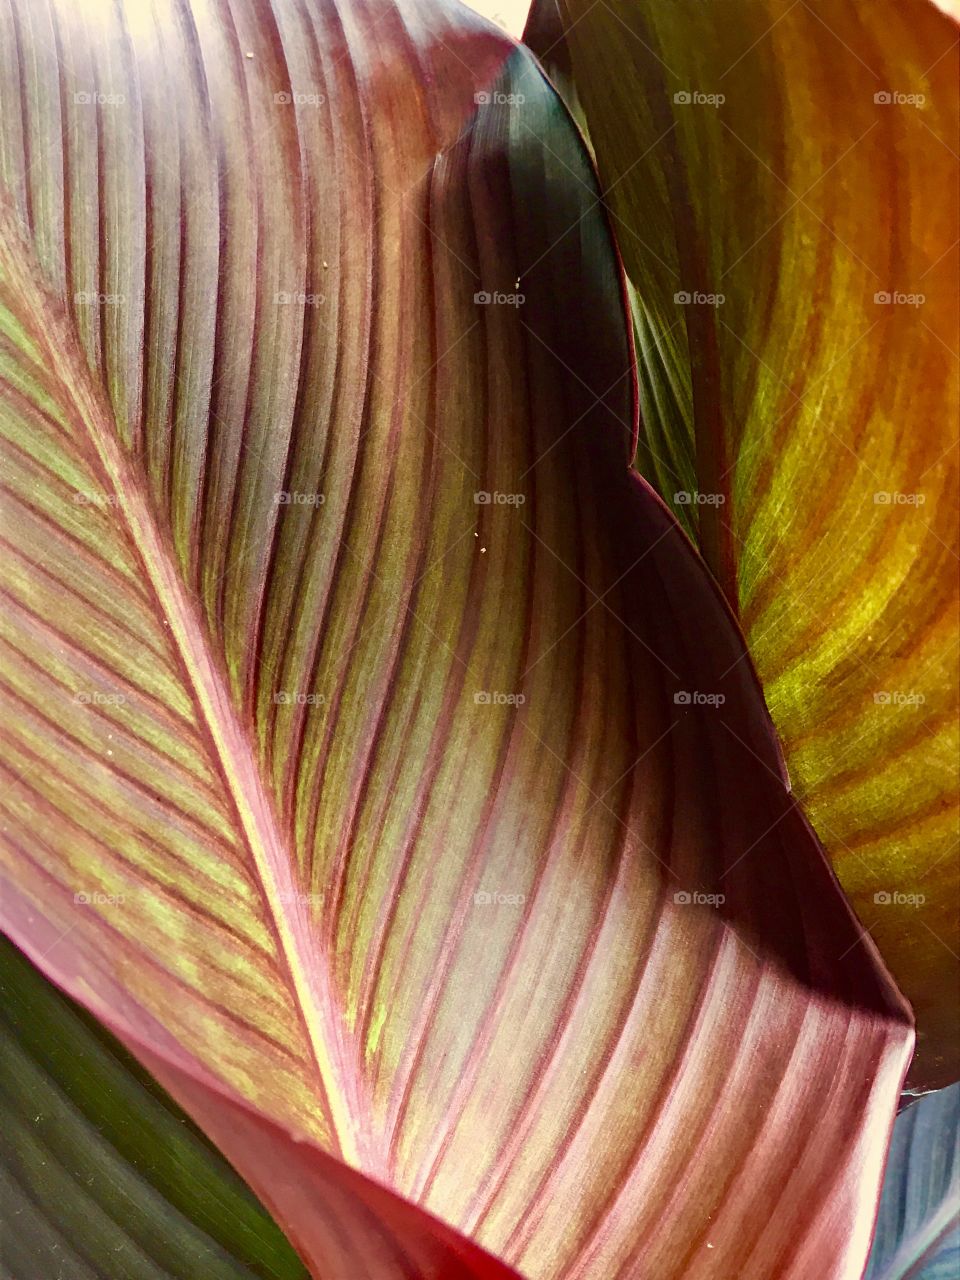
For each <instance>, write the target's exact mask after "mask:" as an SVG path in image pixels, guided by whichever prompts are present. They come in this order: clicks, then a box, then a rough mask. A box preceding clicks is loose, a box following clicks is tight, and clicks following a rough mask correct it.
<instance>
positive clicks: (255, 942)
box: [0, 0, 912, 1280]
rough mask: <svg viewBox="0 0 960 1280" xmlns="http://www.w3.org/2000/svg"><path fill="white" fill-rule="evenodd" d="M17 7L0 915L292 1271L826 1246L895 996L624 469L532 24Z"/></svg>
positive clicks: (880, 1102) (855, 1202)
mask: <svg viewBox="0 0 960 1280" xmlns="http://www.w3.org/2000/svg"><path fill="white" fill-rule="evenodd" d="M13 12H14V14H15V16H14V17H12V18H11V19H9V26H8V31H7V38H6V39H5V40H4V42H3V48H4V49H5V50H6V55H5V56H6V57H7V59H8V62H9V67H8V70H9V71H10V72H11V74H9V75H4V76H3V77H2V78H0V83H2V85H3V92H4V93H5V94H6V95H8V97H7V98H5V100H4V103H3V107H4V111H3V117H2V118H3V121H4V124H5V128H6V133H5V136H4V141H3V150H2V155H3V157H4V173H5V181H6V184H7V188H8V190H9V192H10V193H11V199H12V203H13V205H14V206H15V209H11V208H9V207H8V208H7V210H6V212H5V213H4V214H3V221H2V225H0V332H2V342H0V388H2V398H0V406H2V408H0V428H2V442H3V456H2V479H3V485H4V489H5V505H4V509H3V520H2V535H3V538H4V541H5V543H6V549H7V554H6V557H5V559H4V560H3V562H2V568H0V572H2V574H3V587H4V590H5V592H6V595H7V609H6V611H5V613H4V615H3V625H4V634H3V649H2V668H0V671H2V676H0V691H2V694H3V697H4V700H5V713H4V720H3V725H4V732H3V757H2V771H3V778H4V782H5V785H6V789H5V790H4V791H3V792H2V793H0V808H2V811H3V826H2V831H3V862H2V865H3V871H4V878H5V885H4V894H3V910H4V920H5V927H6V928H7V930H8V931H9V932H10V934H11V935H12V936H13V938H14V939H15V940H16V941H17V942H18V943H19V945H20V946H21V947H22V948H23V949H24V950H25V951H26V952H27V953H28V954H29V955H30V956H31V958H32V959H33V960H34V961H35V962H36V963H37V964H38V965H39V966H40V967H41V968H42V970H43V971H44V972H45V973H46V974H48V975H49V976H50V977H51V978H53V979H54V980H55V981H56V982H57V983H59V984H60V985H61V986H62V987H63V988H64V989H65V990H67V991H68V992H69V993H70V994H71V995H73V996H74V997H75V998H77V999H79V1000H80V1001H82V1002H83V1004H84V1005H85V1006H86V1007H87V1008H88V1009H90V1010H91V1011H92V1012H93V1013H94V1014H96V1015H97V1016H98V1017H99V1018H101V1019H102V1020H103V1021H104V1022H105V1023H106V1024H107V1026H108V1027H109V1028H110V1029H111V1031H112V1032H113V1033H114V1034H115V1035H117V1036H118V1037H119V1038H120V1039H121V1040H122V1041H123V1043H124V1044H125V1045H126V1046H127V1047H128V1048H130V1049H132V1051H133V1052H134V1053H135V1054H136V1056H137V1057H138V1058H139V1059H140V1061H141V1062H142V1063H143V1064H144V1065H145V1066H146V1067H147V1068H148V1069H149V1070H150V1071H152V1072H153V1073H154V1074H155V1076H156V1077H157V1079H158V1080H159V1081H160V1082H161V1083H162V1084H163V1085H164V1086H165V1087H166V1088H167V1089H168V1091H169V1092H170V1093H171V1094H172V1095H173V1097H175V1098H176V1099H177V1100H178V1102H180V1104H181V1105H182V1106H183V1107H184V1108H185V1109H186V1110H187V1112H188V1113H189V1114H190V1115H191V1116H193V1117H194V1118H195V1119H196V1121H197V1122H198V1123H199V1124H200V1125H201V1127H202V1128H203V1129H204V1131H205V1132H206V1133H207V1134H208V1135H209V1136H210V1137H211V1138H212V1139H213V1141H214V1142H215V1143H216V1144H217V1145H218V1146H219V1147H220V1148H221V1150H222V1151H223V1152H224V1153H225V1155H226V1156H227V1158H228V1159H229V1160H230V1161H231V1163H232V1164H233V1165H234V1166H235V1167H236V1168H237V1169H238V1170H239V1171H240V1172H241V1173H242V1174H243V1175H244V1177H245V1178H246V1179H247V1180H248V1181H249V1183H250V1185H251V1186H252V1187H253V1188H254V1190H255V1191H256V1193H257V1194H258V1195H259V1196H260V1197H261V1199H262V1200H263V1202H264V1203H265V1204H266V1205H267V1206H268V1207H269V1208H270V1209H271V1211H272V1212H273V1213H274V1214H275V1216H276V1217H277V1220H278V1222H279V1223H280V1224H281V1226H283V1228H284V1229H285V1230H286V1231H287V1233H288V1235H289V1237H290V1239H291V1241H292V1242H293V1243H294V1244H295V1245H296V1247H297V1248H298V1249H299V1250H300V1252H301V1253H302V1255H303V1257H304V1258H305V1259H306V1260H307V1261H308V1263H309V1265H310V1267H311V1269H312V1271H313V1273H314V1274H315V1275H317V1276H318V1277H319V1276H323V1277H324V1278H326V1277H327V1276H334V1277H337V1278H338V1280H339V1277H341V1276H349V1277H350V1280H360V1278H362V1277H376V1280H392V1278H393V1277H399V1276H410V1275H417V1276H421V1275H422V1276H434V1277H443V1278H444V1280H449V1278H450V1277H455V1276H468V1275H473V1276H480V1275H483V1276H490V1277H495V1276H504V1275H506V1274H507V1264H509V1265H510V1266H515V1267H517V1268H519V1269H520V1270H522V1272H523V1273H524V1274H526V1275H527V1276H529V1277H535V1278H540V1277H543V1278H546V1277H561V1276H562V1277H564V1280H575V1278H579V1280H587V1278H588V1277H601V1276H602V1277H607V1276H611V1275H616V1274H622V1275H624V1276H629V1275H634V1276H636V1275H645V1276H646V1275H656V1276H658V1277H662V1278H663V1280H672V1278H674V1277H681V1276H683V1277H685V1278H687V1280H690V1278H691V1277H692V1278H693V1280H697V1278H699V1277H721V1276H722V1277H728V1276H732V1275H736V1276H738V1277H741V1278H742V1280H754V1278H755V1280H761V1278H763V1280H767V1278H768V1277H769V1276H771V1275H777V1276H778V1277H783V1278H784V1280H800V1278H801V1277H802V1278H803V1280H808V1277H810V1276H811V1275H816V1276H818V1277H822V1278H823V1280H833V1278H834V1277H836V1278H837V1280H841V1278H842V1280H847V1278H851V1280H852V1278H853V1277H855V1276H857V1275H858V1274H859V1271H860V1269H861V1267H862V1265H863V1262H864V1259H865V1257H866V1253H867V1247H868V1241H869V1234H870V1228H871V1222H872V1218H873V1214H874V1212H875V1203H876V1195H877V1192H878V1187H879V1182H880V1175H881V1166H882V1161H883V1154H884V1148H885V1144H886V1139H887V1135H888V1132H889V1128H890V1124H891V1122H892V1115H893V1108H894V1105H895V1100H896V1098H897V1095H898V1091H899V1088H900V1083H901V1079H902V1073H903V1070H904V1067H905V1064H906V1061H907V1059H908V1056H909V1053H910V1049H911V1043H912V1033H911V1030H910V1026H909V1017H908V1013H907V1011H906V1009H905V1006H904V1005H903V1003H902V1001H901V1000H900V998H899V996H898V994H897V993H896V991H895V990H894V988H893V987H892V985H891V984H890V982H889V980H888V979H887V977H886V975H885V972H884V971H883V969H882V967H881V966H880V964H879V961H878V959H877V957H876V953H875V951H874V949H873V947H872V944H871V943H870V942H869V940H868V939H865V938H863V937H862V936H861V931H860V929H859V928H858V926H857V924H856V921H855V919H854V917H853V915H852V913H851V912H850V911H849V908H848V907H847V905H846V903H845V901H844V899H843V896H842V894H841V893H840V892H839V889H838V887H837V885H836V882H835V880H834V879H833V876H832V874H831V872H830V871H829V868H828V866H827V864H826V863H825V861H824V860H823V857H822V853H821V851H820V849H819V847H818V845H817V843H816V840H815V838H814V836H813V834H812V832H811V831H810V829H809V828H808V826H807V825H806V823H805V821H804V819H803V817H802V815H801V813H800V811H799V809H798V808H797V806H796V805H795V803H794V802H793V800H792V798H791V796H790V795H789V793H788V791H787V789H786V787H785V785H784V780H783V774H782V768H781V762H780V758H779V755H778V751H777V747H776V743H775V739H774V736H773V733H772V729H771V726H770V724H769V721H768V719H767V717H766V713H765V710H764V707H763V703H762V697H761V695H760V692H759V688H758V686H757V683H756V680H755V677H754V675H753V672H752V669H751V667H750V664H749V661H748V660H747V659H746V658H745V655H744V650H743V644H742V639H741V637H740V635H739V633H738V632H737V630H736V628H735V626H734V625H733V623H732V621H731V619H730V616H729V613H728V611H727V609H726V607H725V606H724V604H723V602H722V600H721V598H720V596H719V594H718V593H717V592H716V591H715V589H714V587H713V584H712V583H711V581H710V579H709V577H708V575H707V574H706V572H705V571H704V568H703V565H702V564H701V562H700V561H699V559H698V558H697V557H696V555H695V554H694V553H693V551H692V549H691V548H690V546H689V544H688V542H687V541H686V539H685V538H684V537H683V535H682V533H681V532H680V530H679V528H678V527H677V525H676V523H675V521H674V520H673V518H672V517H671V516H670V514H669V512H667V511H666V510H665V509H664V508H663V506H662V505H661V504H660V503H659V501H658V500H657V499H656V498H655V497H654V495H653V494H652V492H651V491H650V490H649V489H648V488H647V487H646V486H645V484H644V483H643V482H642V481H640V480H639V478H638V477H637V476H636V475H635V474H632V473H631V472H630V470H629V468H628V461H629V459H630V457H631V456H632V452H633V450H634V448H635V439H634V426H635V413H634V403H633V399H634V397H633V379H632V366H631V360H630V350H629V343H628V337H627V328H626V317H625V308H624V299H623V290H622V282H621V277H620V273H619V270H618V263H617V259H616V256H615V253H614V250H613V247H612V244H611V240H610V236H609V231H608V227H607V224H606V221H605V219H604V216H603V214H602V212H601V210H600V208H599V206H598V200H597V192H596V187H595V183H594V177H593V173H592V170H591V168H590V166H589V163H588V160H587V157H586V154H585V152H584V150H583V147H582V145H581V143H580V140H579V138H578V136H577V134H576V132H575V130H574V129H573V127H572V125H571V124H570V121H569V119H568V118H567V117H566V115H565V114H564V112H563V110H562V108H561V107H560V106H559V104H558V102H557V99H556V98H555V96H554V95H553V93H552V92H551V91H550V90H549V88H548V87H547V86H546V84H545V82H544V81H543V79H542V78H541V76H540V74H539V72H538V71H537V70H536V69H535V68H534V67H533V65H532V60H531V59H530V57H529V55H527V54H526V53H525V52H523V51H513V47H512V46H511V45H510V43H509V42H507V41H506V40H504V39H503V38H502V37H500V36H499V35H496V34H495V33H493V32H492V31H491V29H490V28H488V27H487V26H486V25H485V24H482V23H480V21H479V20H477V19H475V18H473V17H471V16H470V15H469V14H468V13H467V11H466V10H462V9H460V8H457V9H455V10H454V9H451V10H447V9H445V8H442V7H439V6H437V5H435V4H431V5H429V6H420V5H418V4H414V3H406V2H405V3H403V4H402V5H400V6H393V5H390V4H384V3H376V4H372V5H367V4H362V3H349V4H346V3H345V4H342V5H340V6H334V5H333V4H325V5H322V6H321V5H312V4H311V5H306V4H300V3H295V2H294V0H278V2H277V3H274V4H273V5H271V6H267V5H266V4H257V5H251V6H249V7H248V6H247V5H245V4H243V3H237V4H235V5H232V6H231V8H230V20H229V21H228V20H227V17H226V10H224V9H221V8H220V7H217V8H214V7H213V6H210V7H208V6H207V5H205V4H202V3H195V4H192V5H190V6H186V5H182V6H180V5H178V6H173V5H172V4H171V5H170V6H169V7H167V6H165V5H164V6H160V7H158V8H156V9H154V8H145V7H144V6H143V5H142V4H140V3H139V0H130V3H129V4H122V5H118V6H115V7H114V6H111V7H109V8H107V7H100V6H95V7H94V6H91V7H89V8H88V7H87V6H82V7H81V9H80V10H79V11H78V7H77V6H76V4H75V3H72V2H71V3H69V4H68V3H66V0H64V2H63V3H62V4H59V3H58V4H56V5H52V6H50V7H43V6H40V7H38V6H37V5H36V4H35V3H33V0H31V2H30V3H24V4H22V5H18V6H16V7H15V9H14V11H13ZM81 19H82V20H81ZM475 95H479V102H478V101H477V100H476V99H475ZM11 97H12V101H11V100H10V98H11ZM91 296H92V297H93V298H94V300H95V301H94V303H93V304H91V302H90V299H91ZM430 1214H435V1215H438V1217H439V1219H442V1220H443V1223H446V1224H448V1225H446V1226H444V1225H442V1223H441V1222H440V1221H439V1220H438V1218H437V1217H431V1216H430ZM451 1228H456V1229H457V1231H459V1232H463V1233H466V1234H467V1235H468V1236H469V1237H472V1238H474V1239H476V1240H477V1241H479V1242H480V1243H481V1244H482V1245H484V1246H485V1247H486V1248H488V1249H490V1250H493V1251H494V1253H496V1254H497V1255H498V1256H499V1258H501V1259H503V1260H504V1261H503V1262H502V1263H501V1262H497V1261H496V1260H495V1259H493V1258H491V1257H489V1256H488V1255H486V1254H482V1253H481V1252H480V1250H479V1249H477V1248H476V1247H475V1246H474V1245H472V1244H471V1243H470V1242H469V1241H468V1240H467V1239H465V1238H464V1236H462V1235H459V1234H457V1233H456V1232H455V1231H454V1230H452V1229H451Z"/></svg>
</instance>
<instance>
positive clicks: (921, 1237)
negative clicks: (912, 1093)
mask: <svg viewBox="0 0 960 1280" xmlns="http://www.w3.org/2000/svg"><path fill="white" fill-rule="evenodd" d="M958 1271H960V1084H954V1085H950V1086H949V1087H948V1088H946V1089H940V1090H939V1091H938V1092H936V1093H934V1094H931V1095H929V1096H928V1097H924V1098H921V1099H919V1100H918V1101H917V1102H914V1103H912V1104H911V1105H910V1106H909V1107H907V1108H906V1110H905V1111H903V1112H901V1114H900V1115H899V1116H897V1123H896V1124H895V1125H894V1129H893V1141H892V1142H891V1144H890V1156H889V1159H888V1161H887V1171H886V1174H885V1175H884V1180H883V1196H882V1198H881V1200H880V1214H879V1217H878V1219H877V1230H876V1235H875V1236H874V1241H873V1248H872V1249H871V1252H870V1264H869V1266H868V1267H867V1271H866V1275H865V1277H864V1280H952V1278H953V1277H954V1276H956V1275H957V1273H958Z"/></svg>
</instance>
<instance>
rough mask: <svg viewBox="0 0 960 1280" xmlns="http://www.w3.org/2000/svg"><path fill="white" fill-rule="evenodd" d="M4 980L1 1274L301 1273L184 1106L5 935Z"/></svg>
mask: <svg viewBox="0 0 960 1280" xmlns="http://www.w3.org/2000/svg"><path fill="white" fill-rule="evenodd" d="M0 983H2V989H3V996H4V1000H3V1011H2V1015H0V1016H2V1019H3V1027H4V1032H5V1036H4V1042H3V1046H2V1048H0V1097H2V1102H0V1106H2V1111H3V1116H4V1133H5V1135H6V1145H5V1150H4V1158H3V1162H2V1172H0V1177H2V1185H3V1190H2V1193H0V1200H2V1203H3V1206H4V1209H3V1218H4V1222H5V1223H6V1231H5V1233H4V1242H3V1259H4V1265H5V1268H6V1271H5V1274H7V1275H9V1276H11V1277H12V1280H37V1277H38V1276H54V1275H67V1274H69V1275H70V1276H71V1277H76V1278H77V1280H79V1278H80V1277H89V1276H102V1277H105V1278H107V1280H113V1278H114V1277H117V1278H118V1280H119V1278H120V1277H128V1276H135V1277H137V1278H138V1280H147V1278H148V1277H150V1278H152V1277H159V1276H187V1275H201V1274H202V1275H203V1276H204V1277H210V1280H227V1278H228V1277H229V1280H251V1278H252V1277H257V1276H259V1277H271V1278H273V1277H276V1278H277V1280H300V1277H303V1276H305V1275H306V1272H305V1271H304V1268H303V1264H302V1263H301V1262H300V1260H299V1259H298V1258H297V1256H296V1254H295V1253H294V1252H293V1250H292V1249H291V1248H290V1246H289V1245H288V1244H287V1242H286V1241H285V1240H284V1238H283V1236H282V1234H281V1233H280V1232H279V1231H278V1230H277V1227H276V1225H275V1224H274V1223H273V1222H271V1221H270V1218H269V1217H268V1215H267V1214H266V1213H265V1212H264V1210H263V1209H262V1208H261V1207H260V1206H259V1205H258V1204H257V1203H256V1201H255V1200H254V1199H253V1197H252V1196H251V1195H250V1192H249V1191H248V1190H247V1188H246V1187H245V1186H244V1185H243V1183H242V1182H241V1181H240V1179H239V1178H238V1177H237V1176H236V1174H235V1173H234V1172H233V1170H232V1169H230V1167H229V1166H228V1165H227V1164H226V1163H225V1161H224V1160H223V1158H222V1156H220V1155H219V1154H218V1153H217V1152H216V1150H215V1149H214V1148H213V1147H211V1146H210V1144H209V1143H208V1142H207V1141H206V1140H205V1139H204V1138H203V1136H202V1135H201V1134H200V1133H199V1132H198V1131H197V1130H196V1129H195V1128H194V1127H193V1126H192V1125H191V1123H190V1122H189V1120H187V1118H186V1117H185V1116H184V1114H183V1112H182V1111H180V1109H179V1108H178V1107H177V1106H176V1105H175V1104H174V1103H173V1102H171V1101H170V1099H169V1098H167V1097H166V1096H165V1095H164V1094H162V1093H161V1092H160V1091H159V1090H158V1089H157V1087H156V1085H155V1084H154V1083H153V1081H152V1080H151V1079H150V1078H149V1076H147V1075H146V1074H145V1073H144V1072H143V1070H142V1069H141V1068H140V1067H139V1066H138V1065H137V1064H136V1062H135V1061H134V1060H133V1059H132V1058H130V1056H129V1055H128V1054H127V1053H126V1052H125V1051H124V1050H123V1048H122V1047H121V1046H120V1045H118V1044H117V1042H116V1041H115V1040H113V1039H112V1038H111V1037H109V1036H108V1035H106V1034H105V1033H104V1032H103V1031H102V1030H101V1029H99V1028H98V1027H97V1025H96V1024H95V1023H94V1022H93V1021H92V1020H91V1019H90V1018H89V1016H85V1015H84V1014H83V1013H82V1011H79V1010H77V1009H76V1008H73V1007H71V1005H70V1004H69V1003H68V1002H67V1001H66V1000H64V999H63V997H62V996H60V995H58V994H57V992H56V991H55V990H54V989H53V988H52V987H51V986H50V985H49V984H47V983H46V982H44V980H43V978H42V977H41V976H40V974H39V973H38V972H37V971H36V970H35V969H33V968H32V967H31V965H29V964H28V962H27V961H26V960H25V959H24V958H23V956H21V955H20V954H19V953H18V952H17V951H16V949H15V948H14V947H12V946H11V945H10V944H9V943H8V942H5V941H0Z"/></svg>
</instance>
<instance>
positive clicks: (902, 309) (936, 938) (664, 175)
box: [527, 0, 960, 1087]
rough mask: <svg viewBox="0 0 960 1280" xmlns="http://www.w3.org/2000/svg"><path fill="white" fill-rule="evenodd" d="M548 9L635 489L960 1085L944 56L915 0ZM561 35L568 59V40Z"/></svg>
mask: <svg viewBox="0 0 960 1280" xmlns="http://www.w3.org/2000/svg"><path fill="white" fill-rule="evenodd" d="M735 12H736V20H735V21H732V20H731V18H732V14H733V13H734V7H733V6H731V5H730V4H729V3H728V0H675V2H671V3H669V4H665V3H662V2H661V0H617V2H615V3H611V4H609V5H608V4H601V5H594V4H592V3H591V0H560V3H559V6H558V7H555V6H554V0H545V2H544V3H542V4H538V5H537V7H536V9H535V13H534V15H533V17H532V19H531V24H530V27H529V28H528V36H527V38H528V39H529V41H530V43H531V44H532V47H533V48H534V49H535V50H538V51H539V52H541V53H543V54H544V56H545V58H546V61H547V62H548V64H549V65H553V64H554V63H556V62H557V61H558V60H559V62H560V64H561V65H562V66H567V65H568V63H569V64H572V83H573V84H574V86H575V88H576V91H577V94H578V97H579V101H580V103H581V104H582V107H583V109H584V111H585V115H586V120H587V125H588V128H589V131H590V136H591V139H592V142H593V144H594V145H595V147H596V150H597V159H598V163H599V167H600V173H601V179H602V182H603V185H604V188H605V190H606V192H607V195H608V199H609V202H610V205H611V208H612V211H613V216H614V223H615V227H616V231H617V235H618V238H619V241H620V245H621V249H622V252H623V255H624V260H625V263H626V267H627V270H628V272H629V274H630V277H631V280H632V282H633V284H634V286H635V288H636V295H637V307H636V315H637V326H638V348H639V369H640V386H641V394H642V398H643V410H642V419H643V432H642V436H641V446H640V450H639V453H638V465H640V466H641V468H642V469H643V470H644V473H645V474H646V475H647V476H648V477H649V478H650V479H651V480H652V481H653V482H654V483H655V484H656V485H657V487H658V488H659V490H660V492H661V493H662V494H663V496H664V498H665V499H666V500H667V501H668V502H670V503H671V504H672V505H673V506H674V509H675V510H676V512H677V514H678V515H679V517H680V519H681V520H682V521H683V522H684V524H685V525H686V527H687V528H688V529H689V530H690V532H691V533H692V535H693V536H694V537H695V538H696V539H697V540H698V542H699V544H700V546H701V547H702V549H703V552H704V555H705V557H706V559H707V560H708V562H709V563H710V565H711V566H712V568H713V570H714V572H715V573H716V575H717V577H718V580H719V581H720V582H721V584H722V585H723V587H724V590H725V592H726V594H727V596H728V599H729V600H730V602H731V604H732V605H733V607H734V608H735V610H736V611H737V613H738V615H739V617H740V621H741V625H742V627H743V630H744V633H745V635H746V637H747V641H748V645H749V649H750V653H751V655H752V657H753V660H754V662H755V664H756V666H757V669H758V672H759V674H760V677H761V680H762V683H763V687H764V692H765V695H766V700H767V704H768V706H769V708H770V712H771V714H772V716H773V719H774V722H775V724H776V726H777V729H778V732H779V735H780V738H781V741H782V742H783V746H784V752H785V755H786V760H787V765H788V768H789V771H790V776H791V779H792V782H793V786H794V790H795V792H796V794H797V795H798V797H799V798H800V799H801V801H802V803H803V805H804V808H805V811H806V812H807V814H808V816H809V817H810V819H811V821H812V822H813V825H814V827H815V828H816V830H817V832H818V834H819V835H820V838H821V839H822V840H823V842H824V844H825V846H826V848H827V850H828V852H829V854H830V857H831V860H832V862H833V865H834V867H835V868H836V870H837V873H838V875H839V877H840V880H841V882H842V883H843V885H844V887H845V889H846V890H847V892H848V893H849V895H850V897H851V899H852V901H853V903H854V905H855V907H856V909H857V912H858V914H859V916H860V918H861V920H862V921H863V923H864V925H865V926H866V927H867V928H868V929H869V930H870V932H871V934H872V935H873V937H874V938H875V939H876V941H877V943H878V945H879V947H880V950H881V952H882V954H883V955H884V957H885V958H886V960H887V962H888V963H889V964H890V966H891V968H892V970H893V972H894V974H895V976H896V977H897V978H898V980H899V981H900V983H901V984H902V986H903V989H904V991H905V993H906V994H907V996H908V997H909V999H910V1000H911V1002H912V1003H913V1005H914V1007H915V1010H916V1013H917V1020H918V1052H917V1058H916V1061H915V1063H914V1065H913V1067H912V1068H911V1079H912V1082H913V1083H914V1084H915V1085H917V1086H919V1087H931V1086H934V1085H937V1084H943V1083H946V1082H947V1081H949V1080H953V1079H956V1078H957V1076H958V1075H960V1009H958V1005H957V1000H956V991H957V989H958V983H960V859H958V856H957V837H958V810H957V791H958V768H960V766H958V761H960V747H958V738H957V726H958V704H957V688H958V658H957V652H958V626H957V623H958V600H957V584H958V558H957V537H956V534H957V528H956V500H957V491H958V472H957V461H958V456H957V422H958V417H960V397H958V377H957V361H958V349H960V335H958V326H957V297H958V294H960V282H958V247H957V244H958V235H960V218H958V210H957V191H958V168H960V166H958V155H957V150H956V148H957V138H958V136H960V127H958V114H960V113H958V90H957V84H958V55H957V51H958V40H957V30H956V25H955V24H954V23H952V22H950V21H949V20H948V19H947V18H946V17H944V15H943V14H942V13H940V12H938V11H937V10H936V9H935V8H934V7H933V6H932V5H931V4H929V3H928V2H927V0H908V2H906V3H900V2H897V0H863V2H862V3H861V2H860V0H844V2H843V3H839V4H838V3H832V2H821V0H812V2H810V3H807V2H806V0H802V2H800V3H795V2H794V0H745V2H744V3H740V4H737V5H736V6H735ZM565 32H566V33H568V40H567V42H566V43H565V37H564V33H565Z"/></svg>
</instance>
